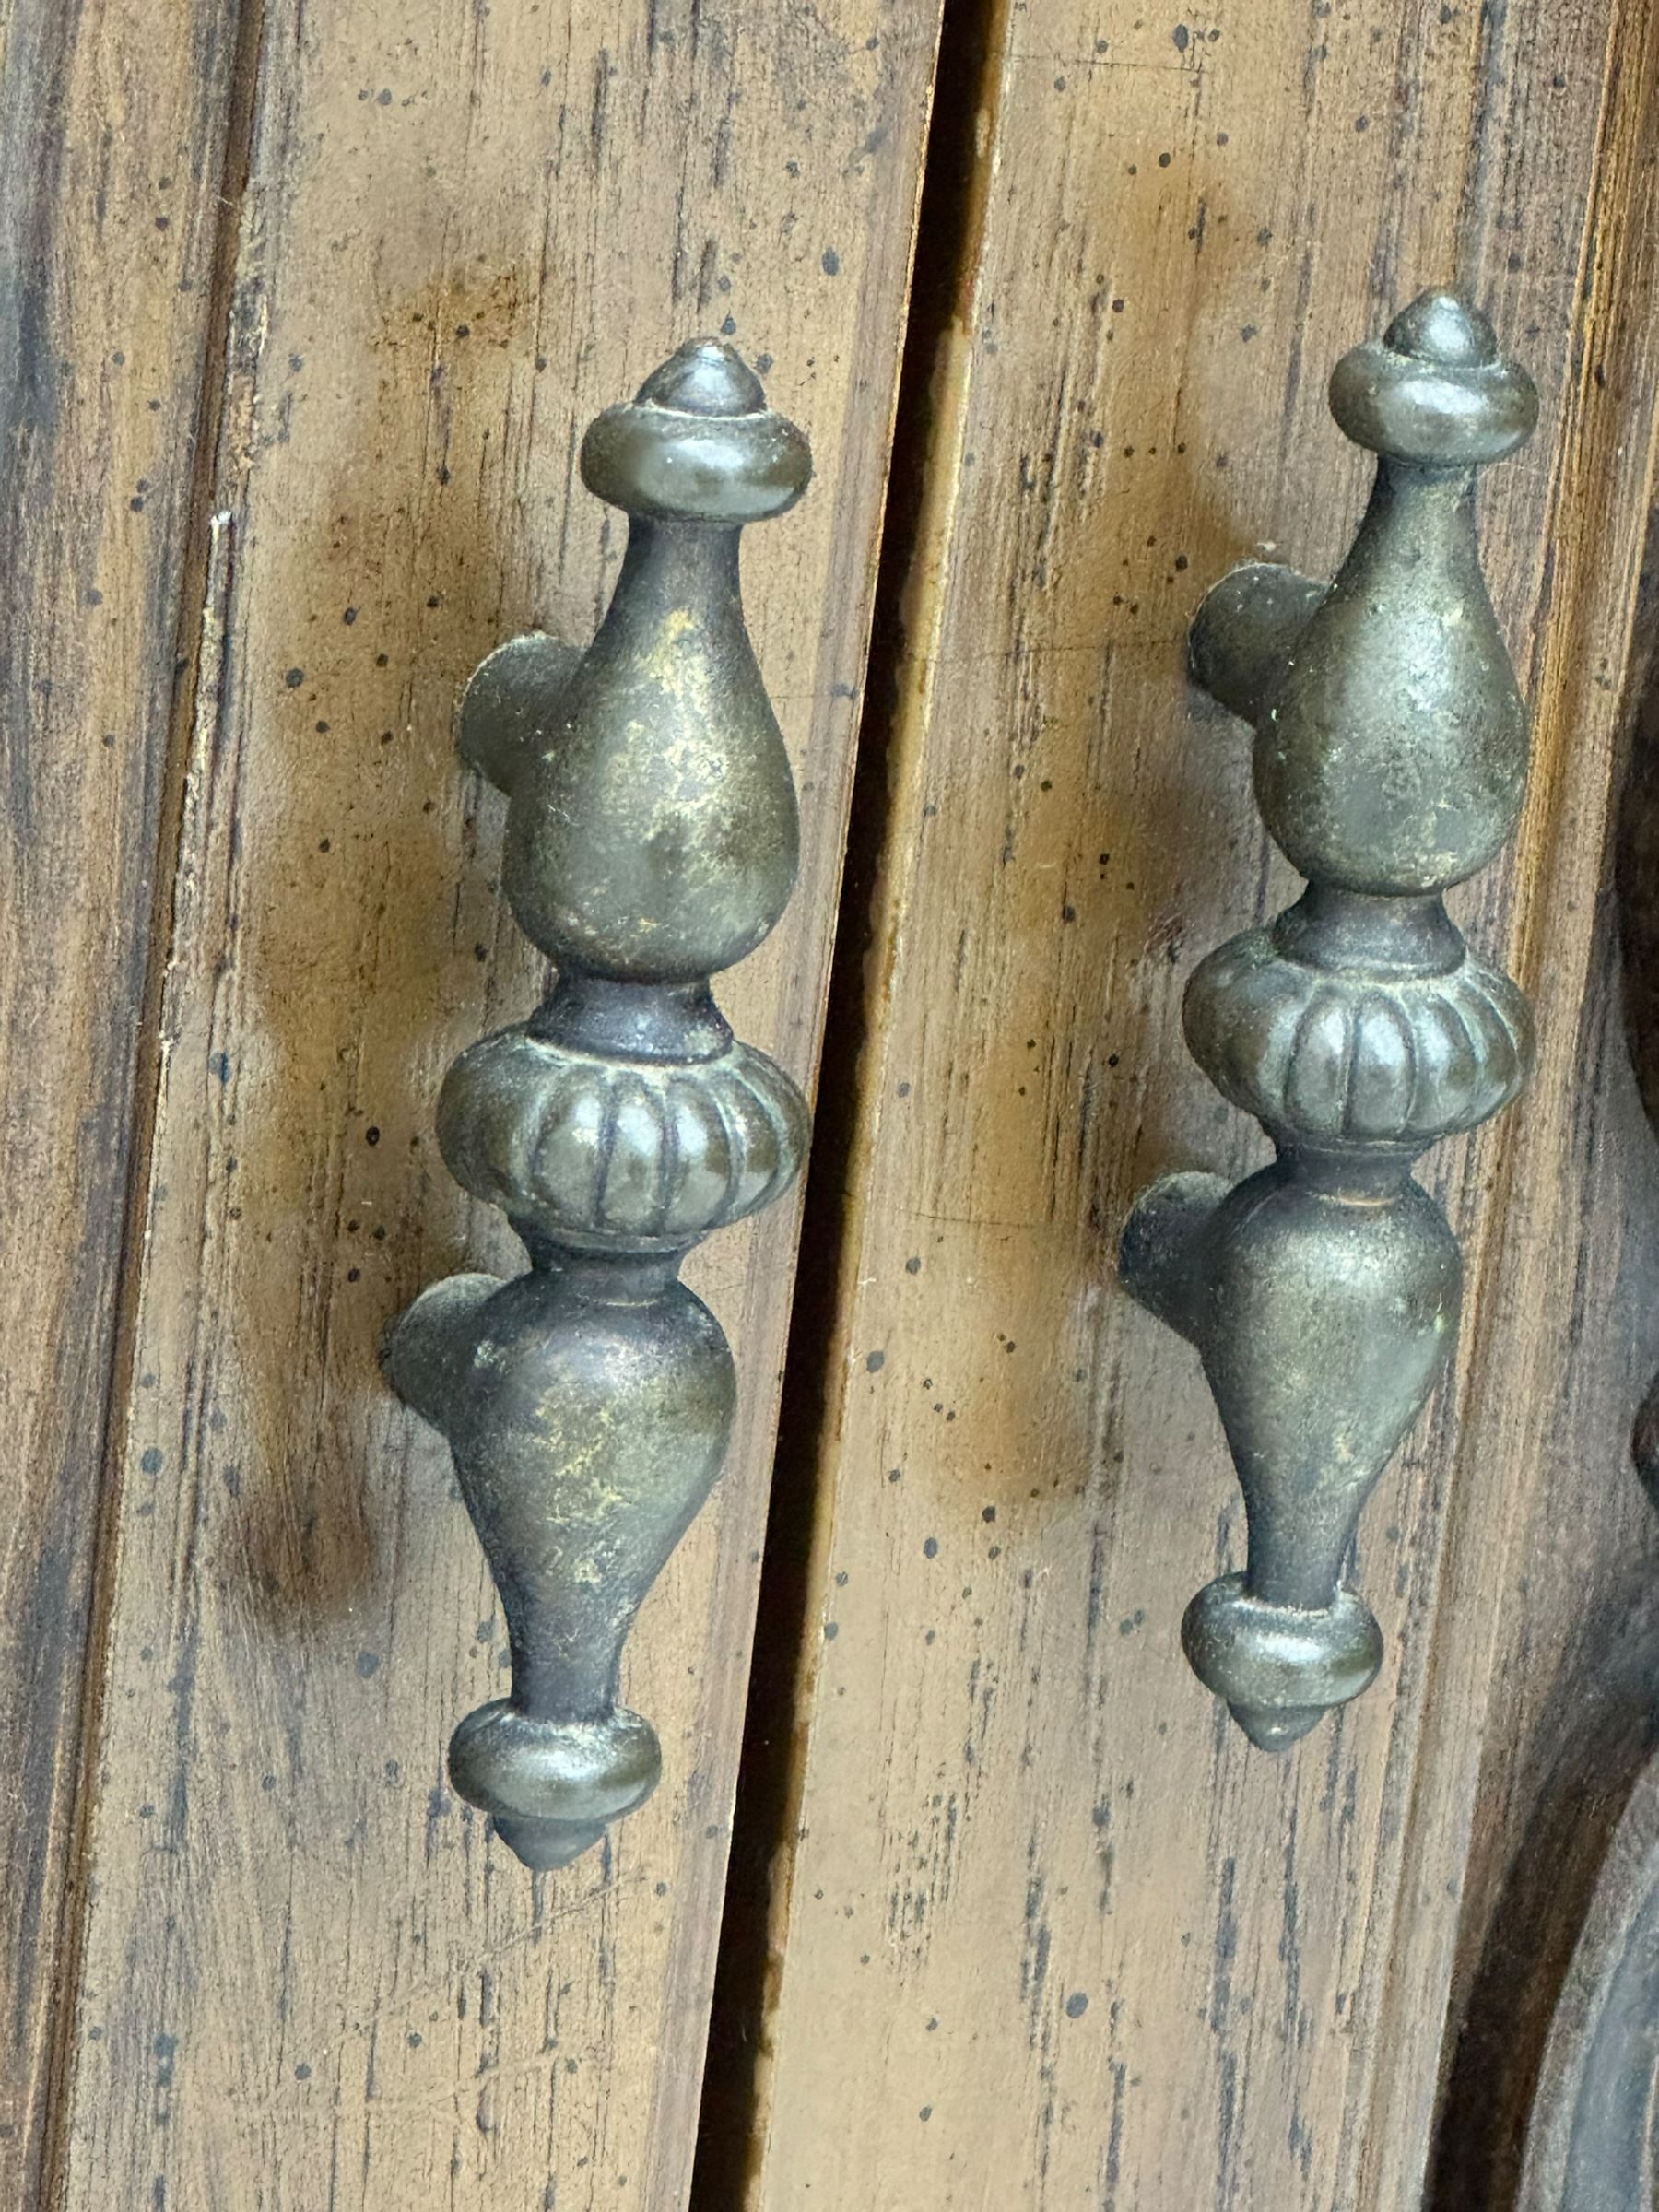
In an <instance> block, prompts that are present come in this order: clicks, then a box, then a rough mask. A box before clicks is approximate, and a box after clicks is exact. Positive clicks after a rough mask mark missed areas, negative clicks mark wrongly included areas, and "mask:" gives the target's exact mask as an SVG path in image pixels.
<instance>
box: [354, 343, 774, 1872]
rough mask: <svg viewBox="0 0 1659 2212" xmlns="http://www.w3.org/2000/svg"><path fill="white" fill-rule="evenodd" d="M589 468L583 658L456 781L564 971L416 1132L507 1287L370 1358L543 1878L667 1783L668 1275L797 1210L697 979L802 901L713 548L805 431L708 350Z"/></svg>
mask: <svg viewBox="0 0 1659 2212" xmlns="http://www.w3.org/2000/svg"><path fill="white" fill-rule="evenodd" d="M810 474H811V457H810V454H809V453H808V450H807V445H806V439H805V438H804V437H803V436H802V434H801V432H800V431H799V430H798V429H796V428H795V427H794V424H793V423H791V422H787V421H785V420H784V418H782V416H781V415H777V414H774V413H773V412H772V411H771V409H770V408H769V407H768V406H767V405H766V397H765V394H764V392H763V391H762V389H761V386H760V382H759V378H758V377H756V376H755V375H754V374H753V372H752V371H750V370H749V369H747V367H746V366H745V364H744V363H743V361H742V360H741V359H739V357H738V355H737V354H736V353H735V351H734V350H733V349H732V348H731V347H728V346H725V345H724V344H721V343H719V342H718V341H715V340H700V341H696V342H694V343H692V344H690V345H687V346H683V347H680V349H679V351H678V352H677V353H676V354H675V355H673V357H672V358H671V359H668V360H667V361H665V362H664V364H663V366H662V367H661V368H660V369H658V370H657V371H655V373H654V374H653V375H652V376H651V377H649V378H648V379H647V380H646V382H645V383H644V384H643V385H642V386H641V390H640V394H639V396H638V398H637V399H635V400H634V401H633V402H632V404H631V405H628V406H615V407H610V408H608V409H607V410H606V412H605V413H604V414H603V415H601V416H599V418H597V419H596V420H595V421H594V423H592V424H591V425H590V426H589V429H588V433H587V437H586V440H585V441H584V443H583V446H582V477H583V478H584V480H585V482H586V483H587V485H588V488H590V490H592V491H594V492H596V493H597V494H598V496H599V497H600V498H601V499H602V500H606V502H607V503H608V504H610V505H611V506H614V507H619V508H622V509H624V510H625V511H626V512H627V513H628V515H629V536H628V551H627V555H626V558H625V559H624V561H623V564H622V571H621V574H620V575H619V577H618V582H617V588H616V592H615V595H614V596H613V598H612V600H611V604H610V608H609V611H608V613H607V614H606V618H605V620H604V622H603V623H602V624H601V626H600V628H599V630H598V632H597V634H596V635H595V637H594V641H593V642H592V644H591V645H589V647H588V648H587V650H586V651H585V653H577V652H576V651H574V650H573V649H572V648H571V647H569V646H566V645H563V644H560V643H559V642H558V641H555V640H553V639H551V638H547V637H544V636H540V635H532V636H529V637H523V638H515V639H514V640H513V641H512V642H511V643H509V644H506V645H503V646H501V647H500V650H499V651H498V652H496V653H491V654H490V656H489V658H488V660H486V661H485V662H484V663H483V665H481V666H480V667H479V668H478V670H477V673H476V675H475V676H474V677H473V678H472V681H471V683H470V684H469V685H468V687H467V689H466V692H465V697H464V700H463V702H462V708H461V718H460V747H461V751H462V753H463V755H464V756H465V759H467V760H468V761H470V762H471V763H472V764H473V765H474V766H475V767H477V768H478V769H481V770H482V771H483V772H484V773H485V774H486V775H487V776H488V778H489V780H490V781H491V782H493V783H495V784H497V785H499V787H500V789H501V790H502V791H503V792H505V793H506V794H507V797H508V800H509V803H510V811H509V815H508V824H507V843H506V860H505V865H504V877H505V882H506V888H507V894H508V897H509V899H510V900H512V910H513V912H514V914H515V915H516V916H517V918H518V921H519V923H520V924H521V926H522V927H523V928H524V931H525V932H526V934H527V935H529V936H530V937H531V938H533V939H534V941H535V944H536V945H538V946H539V947H541V949H542V950H543V951H544V952H546V953H547V955H548V956H549V957H550V958H551V959H553V960H554V961H556V962H557V963H558V971H559V972H558V980H557V982H555V984H554V985H553V988H552V990H551V991H550V992H549V994H548V995H547V998H546V999H545V1001H544V1002H543V1004H542V1005H541V1006H539V1007H538V1008H537V1009H536V1011H535V1014H533V1015H532V1016H531V1018H530V1019H529V1020H528V1021H526V1022H524V1023H521V1024H519V1025H517V1026H516V1027H514V1028H512V1029H509V1030H502V1031H501V1032H500V1034H499V1035H497V1036H494V1037H488V1038H486V1039H485V1040H484V1041H483V1042H482V1043H480V1044H476V1045H474V1046H473V1047H472V1049H471V1050H470V1051H469V1052H466V1053H463V1054H462V1056H461V1058H460V1059H459V1060H457V1061H456V1063H455V1065H454V1066H453V1068H452V1069H451V1070H450V1073H449V1076H448V1077H447V1079H446V1080H445V1083H444V1086H443V1091H442V1095H441V1099H440V1100H439V1105H438V1135H439V1142H440V1144H441V1148H442V1152H443V1157H444V1159H445V1160H446V1161H447V1162H448V1164H449V1167H450V1170H451V1171H452V1172H453V1175H454V1176H455V1178H456V1179H457V1181H458V1182H461V1183H462V1184H463V1185H464V1186H465V1188H466V1189H467V1190H468V1191H471V1192H472V1193H473V1194H475V1195H476V1196H477V1197H480V1198H484V1199H487V1200H488V1202H489V1203H490V1204H491V1205H492V1206H500V1207H501V1209H502V1210H503V1211H504V1212H505V1213H506V1215H507V1217H508V1218H509V1219H510V1221H511V1222H512V1227H513V1229H514V1230H515V1231H516V1232H517V1234H518V1235H519V1237H520V1238H521V1239H522V1240H523V1241H524V1247H525V1250H526V1251H527V1253H529V1256H530V1268H529V1271H528V1273H526V1274H524V1275H521V1276H518V1277H515V1278H514V1279H513V1280H512V1281H511V1282H505V1283H503V1282H501V1281H500V1280H498V1278H497V1277H494V1276H490V1275H462V1276H454V1277H451V1278H450V1279H449V1280H448V1281H447V1282H441V1283H438V1284H435V1285H434V1286H433V1287H432V1288H430V1289H428V1290H426V1291H424V1292H423V1293H422V1294H421V1296H420V1297H419V1298H418V1299H417V1300H415V1302H414V1304H413V1305H412V1306H411V1307H410V1308H409V1309H408V1311H407V1312H406V1313H405V1314H404V1315H403V1317H402V1319H401V1320H400V1321H398V1322H397V1323H396V1324H394V1328H393V1330H392V1332H391V1334H390V1335H389V1337H388V1339H387V1343H386V1348H385V1366H386V1372H387V1375H388V1377H389V1378H390V1380H391V1382H392V1385H393V1387H394V1389H395V1390H396V1391H397V1393H398V1394H399V1395H400V1396H401V1397H402V1398H404V1399H405V1400H406V1403H407V1404H408V1405H410V1406H413V1407H414V1409H415V1410H416V1412H418V1414H420V1415H421V1416H422V1417H423V1418H425V1419H426V1420H428V1421H429V1422H431V1424H432V1426H433V1427H434V1428H436V1429H439V1430H441V1431H442V1433H443V1434H444V1436H445V1437H447V1438H448V1440H449V1443H450V1446H451V1449H452V1451H453V1454H454V1461H455V1470H456V1474H457V1476H458V1477H459V1480H460V1484H461V1489H462V1494H463V1496H464V1497H465V1500H466V1505H467V1510H468V1512H470V1513H471V1515H472V1518H473V1521H474V1524H475V1525H476V1526H477V1532H478V1535H479V1537H480V1539H481V1540H482V1542H483V1546H484V1549H485V1552H486V1554H487V1555H488V1560H489V1566H490V1571H491V1573H492V1574H493V1575H494V1577H495V1581H496V1585H497V1587H498V1589H499V1590H500V1594H501V1603H502V1607H503V1609H504V1611H505V1613H506V1617H507V1627H508V1635H509V1640H510V1644H511V1650H512V1696H511V1697H508V1698H502V1699H497V1700H495V1701H494V1702H493V1703H490V1704H488V1705H483V1706H480V1707H479V1708H478V1709H477V1712H471V1713H468V1714H467V1716H466V1718H465V1720H464V1721H463V1722H462V1723H461V1724H460V1726H459V1727H458V1728H457V1729H456V1730H455V1733H454V1735H453V1738H452V1740H451V1744H450V1755H449V1765H450V1776H451V1779H452V1781H453V1783H454V1786H455V1788H456V1789H457V1790H458V1791H459V1792H460V1794H461V1795H462V1796H463V1797H465V1798H466V1799H468V1800H469V1801H470V1802H471V1803H472V1804H474V1805H476V1806H479V1807H481V1808H482V1809H483V1810H484V1811H486V1812H488V1813H489V1814H490V1815H492V1816H493V1818H494V1821H495V1827H496V1830H497V1832H498V1834H499V1835H500V1837H501V1838H502V1840H503V1841H505V1842H506V1843H508V1844H509V1845H510V1846H511V1847H512V1850H513V1851H515V1852H516V1853H518V1855H519V1857H520V1858H521V1859H523V1860H524V1863H525V1865H529V1866H532V1867H536V1868H544V1867H551V1866H562V1865H568V1864H569V1862H570V1861H571V1859H573V1858H575V1857H576V1856H577V1854H578V1853H581V1852H582V1851H585V1850H586V1849H587V1847H588V1846H589V1845H590V1844H591V1843H594V1842H595V1841H597V1840H598V1838H599V1837H600V1835H601V1834H602V1833H603V1831H604V1829H605V1826H606V1822H608V1821H610V1820H613V1819H615V1818H618V1816H620V1815H621V1814H623V1813H627V1812H631V1811H632V1810H633V1808H634V1807H635V1806H638V1805H639V1804H641V1802H642V1801H643V1799H644V1798H646V1797H647V1796H648V1795H649V1794H651V1791H652V1790H653V1787H654V1786H655V1784H656V1782H657V1779H658V1777H659V1775H660V1773H661V1771H662V1752H661V1747H660V1746H659V1744H658V1741H657V1735H656V1731H655V1730H654V1729H653V1727H652V1725H651V1723H650V1722H649V1721H647V1720H645V1719H643V1718H642V1717H641V1715H640V1714H639V1713H636V1712H629V1710H628V1709H627V1707H625V1706H623V1705H620V1704H618V1671H619V1666H620V1661H621V1653H622V1646H623V1642H624V1641H625V1639H626V1638H627V1635H628V1631H629V1628H630V1627H631V1625H632V1623H633V1619H634V1616H635V1614H636V1613H637V1612H638V1610H639V1607H640V1606H641V1602H642V1600H643V1599H644V1596H645V1594H646V1592H647V1591H648V1590H649V1589H650V1588H651V1585H652V1583H653V1582H654V1581H655V1580H656V1577H657V1575H658V1574H659V1573H660V1571H662V1569H663V1567H664V1565H665V1563H666V1561H667V1559H668V1557H669V1554H670V1553H671V1552H672V1551H673V1549H674V1547H675V1546H676V1544H677V1543H678V1541H679V1539H680V1537H681V1536H682V1535H684V1533H685V1531H686V1528H687V1526H688V1524H689V1523H690V1521H691V1519H692V1516H693V1515H694V1514H695V1513H696V1512H697V1510H698V1508H699V1506H700V1505H701V1503H702V1502H703V1500H704V1499H705V1498H706V1497H707V1496H708V1494H709V1491H710V1489H711V1488H712V1485H713V1482H714V1478H715V1477H716V1475H717V1474H718V1473H719V1471H720V1465H721V1462H722V1459H723V1458H724V1453H725V1449H726V1442H727V1439H728V1437H729V1435H730V1432H731V1427H732V1418H733V1412H734V1408H735V1395H736V1377H735V1370H734V1366H733V1361H732V1355H731V1351H730V1349H729V1347H727V1344H726V1340H725V1337H724V1335H723V1334H722V1332H721V1328H720V1324H718V1322H716V1320H715V1319H714V1317H713V1315H712V1313H711V1312H709V1311H708V1309H707V1307H706V1306H704V1305H703V1304H702V1303H701V1301H700V1300H698V1299H697V1298H695V1297H693V1295H692V1294H691V1292H690V1291H689V1290H688V1289H687V1288H685V1286H684V1285H683V1284H682V1283H681V1282H680V1281H679V1280H678V1270H679V1265H680V1262H681V1260H682V1259H683V1258H684V1257H685V1255H686V1253H688V1251H689V1250H690V1249H691V1247H692V1246H693V1245H694V1244H696V1243H698V1242H699V1241H700V1240H701V1239H702V1238H703V1237H705V1236H706V1235H707V1234H708V1233H709V1232H710V1230H715V1229H719V1228H721V1227H722V1226H723V1225H724V1224H725V1223H726V1222H730V1221H737V1220H740V1219H742V1218H743V1217H744V1216H745V1215H747V1214H751V1213H754V1212H755V1211H756V1210H757V1209H758V1208H759V1207H761V1206H766V1205H768V1204H769V1203H770V1202H771V1200H772V1199H773V1198H775V1197H777V1196H778V1194H779V1193H780V1192H782V1190H784V1189H785V1188H786V1187H787V1185H788V1183H789V1182H790V1181H791V1179H792V1178H793V1177H794V1174H795V1172H796V1171H797V1170H798V1168H799V1167H800V1164H801V1161H802V1159H803V1158H804V1156H805V1152H806V1136H807V1113H806V1102H805V1100H803V1099H802V1097H801V1094H800V1092H799V1091H798V1090H797V1089H796V1088H795V1086H794V1083H792V1082H791V1081H790V1079H789V1077H787V1076H786V1075H784V1074H783V1072H782V1069H781V1068H778V1067H775V1066H774V1065H772V1063H771V1061H770V1060H769V1059H768V1058H767V1057H766V1055H765V1054H764V1053H759V1052H757V1051H755V1050H754V1049H753V1048H752V1047H750V1046H748V1045H746V1044H740V1043H738V1042H737V1041H735V1038H734V1037H733V1035H732V1032H731V1030H730V1029H729V1028H728V1027H727V1025H726V1023H725V1020H724V1018H723V1016H722V1015H721V1013H720V1010H719V1008H718V1007H717V1006H715V1004H714V1001H713V998H712V994H711V992H710V988H709V979H710V977H711V975H712V974H713V973H714V972H716V971H719V970H721V969H723V968H729V967H731V966H732V965H734V963H735V962H736V961H738V960H741V959H743V958H744V956H745V955H746V954H747V953H749V952H752V951H753V950H754V948H755V947H756V946H757V945H759V943H760V941H761V939H762V938H763V937H764V936H765V935H767V934H768V932H769V931H770V930H771V927H772V925H773V924H774V923H776V921H777V920H778V918H779V916H780V915H781V914H782V912H783V909H784V906H785V905H786V904H787V902H788V900H789V895H790V892H791V890H792V888H794V878H795V866H796V859H797V853H798V844H799V822H798V818H797V815H796V808H795V793H794V781H793V779H792V777H791V774H790V767H789V759H788V756H787V754H786V753H785V751H784V749H783V740H782V735H780V733H779V729H778V724H777V722H776V719H775V717H774V716H773V713H772V710H771V702H770V701H769V700H768V698H767V696H766V690H765V687H764V686H763V684H762V682H761V680H760V672H759V668H758V667H757V665H756V663H755V656H754V652H753V649H752V648H751V646H750V643H749V639H748V632H747V629H746V628H745V626H744V619H743V607H742V602H741V598H740V594H739V587H738V557H737V547H738V536H739V533H740V532H741V530H742V528H743V526H744V524H746V523H752V522H759V521H761V520H763V519H764V518H766V517H767V516H770V515H776V514H782V513H783V512H785V510H786V509H788V508H790V507H792V506H794V502H795V501H796V500H798V499H799V498H800V496H801V493H802V492H803V491H804V490H805V489H806V482H807V478H808V477H809V476H810Z"/></svg>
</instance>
